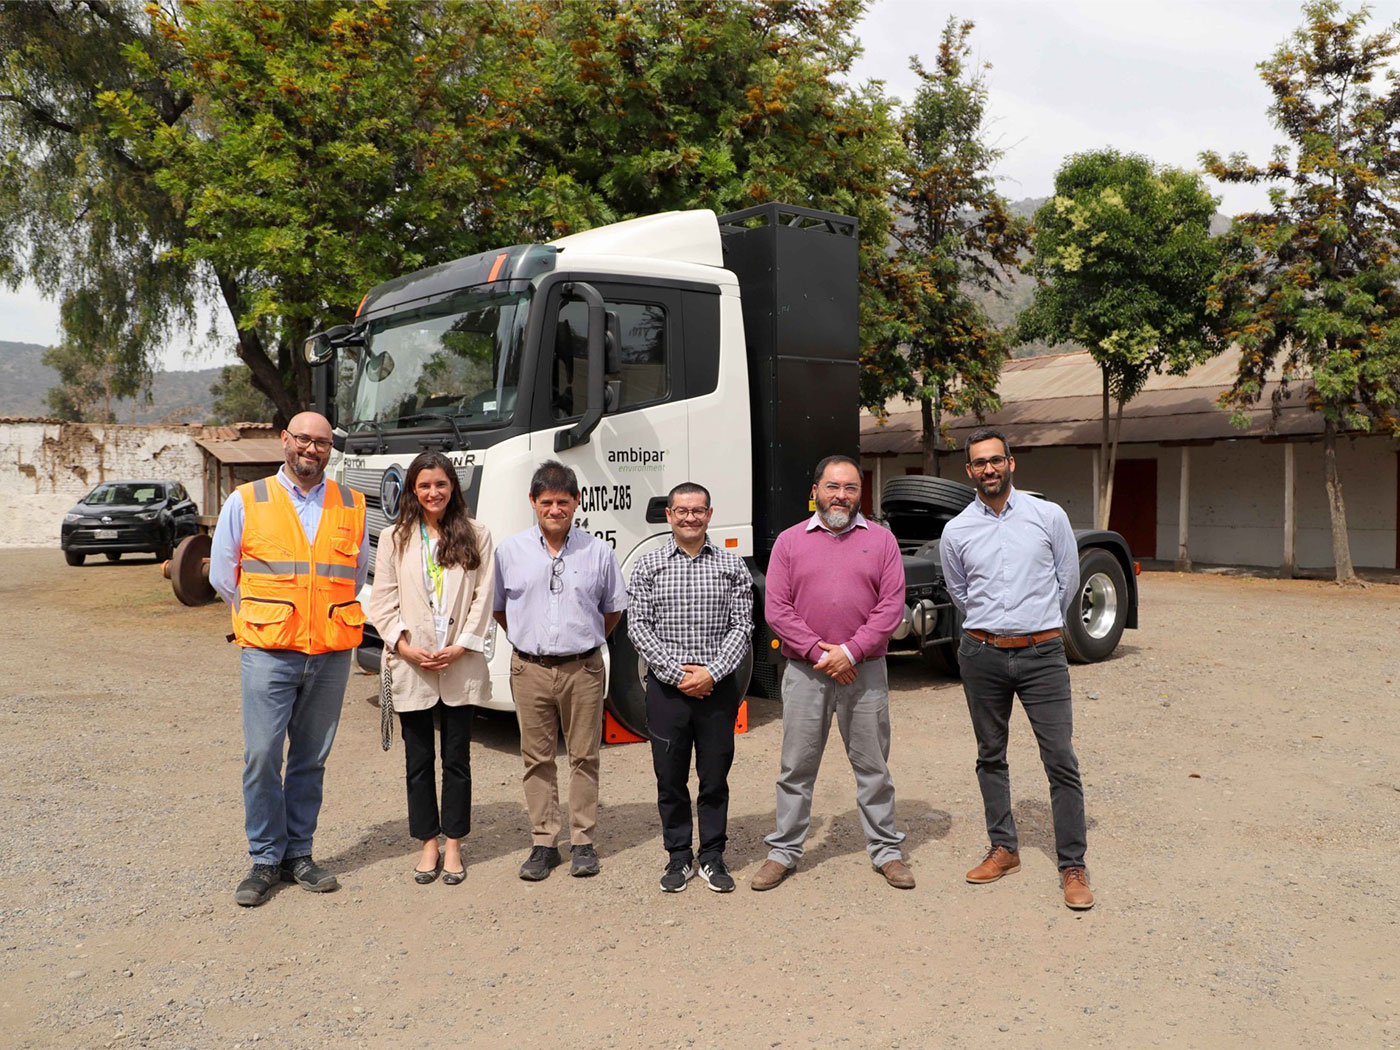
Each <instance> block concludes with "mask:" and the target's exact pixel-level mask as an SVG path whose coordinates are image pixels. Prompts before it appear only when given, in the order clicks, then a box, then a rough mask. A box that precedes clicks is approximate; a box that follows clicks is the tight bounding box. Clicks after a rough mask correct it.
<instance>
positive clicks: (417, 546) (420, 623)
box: [369, 521, 496, 711]
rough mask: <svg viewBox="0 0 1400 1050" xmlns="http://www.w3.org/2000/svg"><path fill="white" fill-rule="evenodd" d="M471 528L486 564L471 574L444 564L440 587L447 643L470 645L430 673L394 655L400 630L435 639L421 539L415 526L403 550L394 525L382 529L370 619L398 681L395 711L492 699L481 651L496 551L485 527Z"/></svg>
mask: <svg viewBox="0 0 1400 1050" xmlns="http://www.w3.org/2000/svg"><path fill="white" fill-rule="evenodd" d="M472 526H473V528H474V529H475V530H476V542H477V546H478V547H479V549H480V551H481V565H480V566H479V567H478V568H477V569H476V570H475V571H473V572H468V571H467V570H466V569H463V568H462V567H461V566H460V565H454V566H452V567H451V568H449V569H446V570H445V574H444V577H443V587H442V598H443V611H444V612H446V613H447V615H448V626H447V644H448V645H460V646H462V647H463V648H464V649H466V650H467V651H466V652H465V653H463V654H462V655H461V656H460V657H458V658H457V659H456V660H453V661H452V663H450V664H448V665H447V667H446V669H445V670H442V671H424V670H423V669H422V668H420V667H418V666H417V665H416V664H412V663H409V662H408V661H407V660H404V659H402V658H400V657H397V656H395V655H394V654H393V650H394V646H395V645H396V644H397V643H398V641H399V638H400V637H401V636H402V635H407V636H408V641H409V644H411V645H418V646H427V647H428V648H434V647H435V646H436V645H437V631H436V629H435V627H434V625H433V607H432V605H431V604H430V603H429V601H428V592H427V589H426V588H425V587H424V586H423V538H422V536H421V534H420V533H419V532H418V531H417V530H416V529H415V530H414V531H413V532H411V533H409V536H408V542H407V543H406V544H405V545H404V549H403V550H399V549H398V546H397V545H396V544H395V543H394V526H393V525H390V526H388V527H387V528H385V529H384V530H383V531H382V532H380V534H379V552H378V554H377V556H376V557H375V564H374V592H373V597H371V599H370V603H369V618H370V620H371V622H373V624H374V627H375V630H377V631H378V632H379V636H380V637H381V638H383V639H384V656H385V659H387V660H388V661H389V668H390V673H391V675H392V677H393V681H394V710H395V711H426V710H427V709H429V708H430V707H432V706H433V705H434V704H436V703H437V702H438V698H439V697H441V698H442V702H443V703H445V704H447V705H449V706H451V707H458V706H461V705H462V704H481V703H484V702H485V701H487V700H489V699H491V673H490V671H489V670H488V669H487V667H486V657H485V655H484V654H483V650H484V649H485V647H486V634H487V631H488V630H490V626H491V606H492V603H493V602H494V601H495V593H494V592H495V586H496V577H495V573H496V552H495V546H494V545H493V544H492V542H491V533H490V532H489V531H487V529H486V526H484V525H482V524H481V523H480V522H477V521H473V522H472Z"/></svg>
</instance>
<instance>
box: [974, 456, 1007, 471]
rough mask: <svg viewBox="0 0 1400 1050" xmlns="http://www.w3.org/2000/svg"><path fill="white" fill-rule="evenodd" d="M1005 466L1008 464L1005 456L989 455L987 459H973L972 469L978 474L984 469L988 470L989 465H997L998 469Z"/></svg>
mask: <svg viewBox="0 0 1400 1050" xmlns="http://www.w3.org/2000/svg"><path fill="white" fill-rule="evenodd" d="M1004 466H1006V457H1005V456H988V457H987V458H986V459H974V460H973V461H972V469H973V470H975V471H976V472H977V473H978V474H980V473H982V471H984V470H986V469H987V468H988V467H996V469H997V470H1000V469H1001V468H1002V467H1004Z"/></svg>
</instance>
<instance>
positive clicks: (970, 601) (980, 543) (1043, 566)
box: [938, 487, 1079, 634]
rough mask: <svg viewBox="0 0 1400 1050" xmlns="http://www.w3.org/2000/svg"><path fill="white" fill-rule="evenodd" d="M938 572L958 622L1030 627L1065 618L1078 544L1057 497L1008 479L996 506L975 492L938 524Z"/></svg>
mask: <svg viewBox="0 0 1400 1050" xmlns="http://www.w3.org/2000/svg"><path fill="white" fill-rule="evenodd" d="M938 549H939V553H940V555H941V556H942V560H943V578H944V581H945V582H946V583H947V585H948V593H949V594H950V595H951V596H952V599H953V603H954V604H955V605H956V606H957V607H958V608H959V609H961V610H962V611H963V613H964V615H965V616H966V620H965V621H964V623H963V626H964V627H972V628H976V629H978V630H983V631H991V632H992V633H993V634H1034V633H1036V632H1037V631H1046V630H1049V629H1050V628H1052V627H1063V626H1064V625H1065V613H1066V611H1067V610H1068V608H1069V606H1070V603H1071V601H1072V600H1073V599H1074V596H1075V594H1076V592H1077V591H1078V589H1079V547H1078V544H1076V543H1075V540H1074V529H1072V528H1071V527H1070V524H1069V516H1068V515H1067V514H1066V513H1065V512H1064V509H1063V508H1061V507H1060V506H1059V505H1058V504H1055V503H1051V502H1049V501H1048V500H1043V499H1037V498H1036V497H1035V496H1029V495H1027V494H1026V493H1024V492H1017V491H1016V489H1015V488H1014V487H1013V488H1012V489H1011V492H1010V494H1009V495H1008V497H1007V500H1006V506H1005V507H1003V508H1002V512H1001V513H1000V514H997V513H996V512H995V511H994V510H992V508H991V507H989V506H987V505H986V504H985V503H983V502H982V497H981V496H980V495H979V496H978V497H977V498H976V499H974V500H973V501H972V502H971V503H969V504H968V505H967V507H965V508H964V509H963V512H962V513H961V514H959V515H958V516H957V517H956V518H954V519H953V520H952V521H950V522H949V523H948V524H947V525H946V526H944V528H943V538H942V539H941V540H940V541H939V544H938Z"/></svg>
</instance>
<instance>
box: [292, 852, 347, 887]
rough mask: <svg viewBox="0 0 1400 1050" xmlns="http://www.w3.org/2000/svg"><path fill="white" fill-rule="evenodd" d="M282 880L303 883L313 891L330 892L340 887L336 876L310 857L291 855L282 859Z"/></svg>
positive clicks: (302, 884) (303, 885)
mask: <svg viewBox="0 0 1400 1050" xmlns="http://www.w3.org/2000/svg"><path fill="white" fill-rule="evenodd" d="M281 870H282V881H283V882H296V883H300V884H301V888H302V889H304V890H310V891H311V892H312V893H330V892H331V891H332V890H338V889H340V883H338V882H336V881H335V876H334V875H332V874H331V873H330V872H328V871H327V870H326V869H325V868H323V867H321V866H320V865H319V864H317V863H316V862H315V861H314V860H312V859H311V858H310V857H291V858H289V859H284V860H283V861H282V868H281Z"/></svg>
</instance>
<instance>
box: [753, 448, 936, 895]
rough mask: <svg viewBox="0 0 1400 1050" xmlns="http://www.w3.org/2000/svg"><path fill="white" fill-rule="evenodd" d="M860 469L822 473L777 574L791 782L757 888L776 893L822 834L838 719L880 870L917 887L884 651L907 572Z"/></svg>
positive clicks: (776, 559) (782, 788) (782, 780)
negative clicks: (864, 499) (867, 499)
mask: <svg viewBox="0 0 1400 1050" xmlns="http://www.w3.org/2000/svg"><path fill="white" fill-rule="evenodd" d="M860 482H861V478H860V468H859V467H858V466H857V465H856V463H855V461H854V460H852V459H850V458H848V457H846V456H828V457H827V458H826V459H824V460H822V461H821V462H820V463H818V464H817V470H816V476H815V478H814V483H813V485H812V499H813V500H814V501H815V502H816V506H817V512H816V513H815V514H813V515H812V517H811V518H810V519H808V520H807V521H804V522H800V523H799V524H797V525H794V526H792V527H791V528H790V529H786V530H784V531H783V532H782V533H781V534H780V535H779V536H778V540H777V542H776V543H775V544H774V545H773V554H772V556H771V558H770V559H769V562H768V578H767V592H766V596H765V603H764V614H765V616H766V618H767V620H768V626H769V627H770V628H772V630H773V633H774V634H776V635H777V636H778V638H779V639H781V641H782V652H783V655H784V656H786V657H787V670H785V671H784V672H783V686H782V688H783V747H782V771H781V772H780V773H779V775H778V807H777V808H778V813H777V824H778V827H777V830H776V831H774V832H773V834H771V835H769V836H768V838H767V839H765V840H764V841H765V842H767V844H768V847H769V852H768V859H767V860H766V861H765V862H764V864H763V866H762V867H761V868H759V870H758V871H757V872H756V873H755V874H754V877H753V879H752V880H750V882H749V885H750V886H751V887H752V888H753V889H756V890H771V889H772V888H773V887H774V886H777V885H778V884H779V883H780V882H782V881H783V880H784V879H785V878H787V877H788V876H789V875H791V874H792V872H793V870H794V869H795V868H796V867H797V862H798V860H799V859H800V858H801V856H802V843H803V842H804V841H805V840H806V838H807V830H808V828H809V827H810V825H811V822H812V788H813V787H814V786H815V784H816V781H817V767H818V766H819V765H820V764H821V759H822V751H823V750H824V749H825V747H826V738H827V734H828V733H830V731H831V717H832V715H833V714H834V715H835V716H836V725H837V727H838V728H839V729H840V731H841V739H842V741H844V742H845V745H846V757H847V758H848V759H850V762H851V769H852V770H853V771H854V772H855V775H856V805H857V806H858V808H859V810H860V823H861V827H862V828H863V829H864V830H865V838H866V843H867V845H866V849H867V851H868V852H869V854H870V862H871V864H872V865H873V866H874V868H875V870H876V871H878V872H879V873H880V874H881V875H883V876H884V877H885V881H887V882H888V883H889V884H890V885H891V886H894V887H896V888H897V889H906V890H907V889H912V888H913V886H914V875H913V873H912V872H911V871H910V870H909V866H908V865H907V864H905V863H904V855H903V854H902V853H901V852H900V848H899V844H900V843H901V842H903V841H904V835H903V833H901V832H898V831H896V830H895V827H894V782H893V780H892V779H891V778H890V768H889V757H890V694H889V683H888V679H887V678H886V675H885V650H886V648H887V646H888V643H889V637H890V634H891V633H892V632H893V631H894V629H895V628H896V627H897V626H898V625H899V623H900V620H901V619H902V618H903V615H904V563H903V561H902V560H901V558H900V555H899V544H898V543H896V542H895V538H894V535H893V533H891V532H890V531H889V530H888V529H884V528H881V527H880V526H878V525H873V524H871V523H870V522H868V521H866V520H865V518H864V516H862V515H861V513H860V511H859V510H858V509H857V508H859V507H860Z"/></svg>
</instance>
